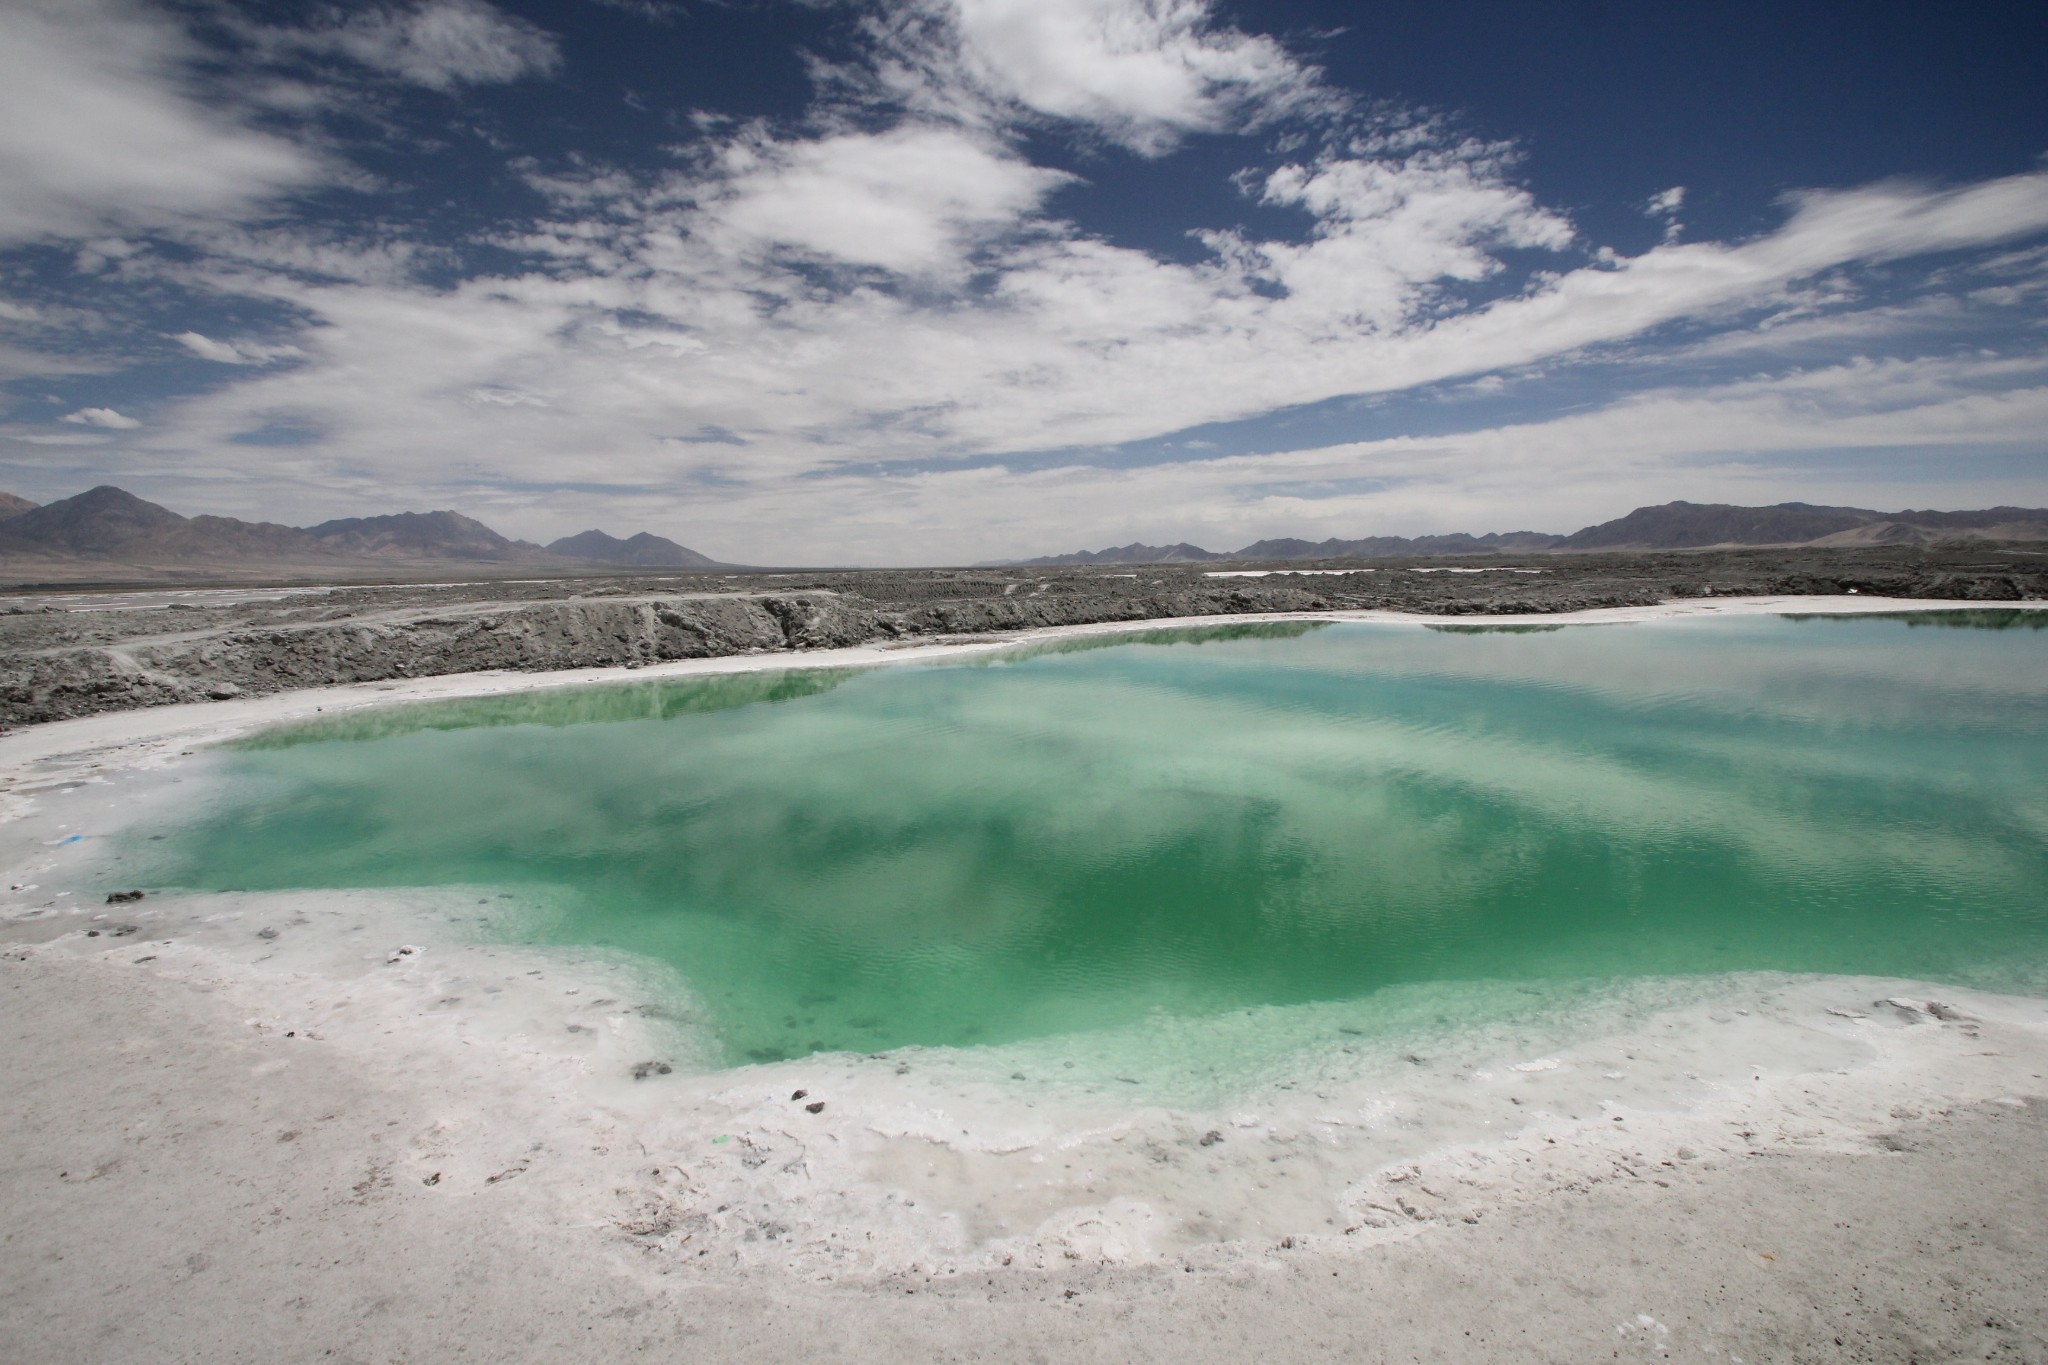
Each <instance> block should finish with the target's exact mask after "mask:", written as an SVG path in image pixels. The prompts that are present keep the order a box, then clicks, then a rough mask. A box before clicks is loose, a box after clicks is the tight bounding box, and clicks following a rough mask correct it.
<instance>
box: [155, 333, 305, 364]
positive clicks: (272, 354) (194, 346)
mask: <svg viewBox="0 0 2048 1365" xmlns="http://www.w3.org/2000/svg"><path fill="white" fill-rule="evenodd" d="M171 340H173V341H175V342H177V343H178V344H179V345H181V346H183V347H184V348H185V349H186V350H188V351H190V352H192V354H194V355H196V356H198V357H200V358H201V359H202V360H213V361H218V362H219V363H220V364H223V365H262V364H266V363H268V362H270V361H272V360H280V359H283V358H285V357H288V356H301V355H304V354H305V352H304V351H302V350H300V349H299V348H298V347H296V346H266V345H263V344H262V343H260V342H252V341H237V342H228V341H215V340H214V339H213V338H212V337H209V336H202V335H201V334H200V333H198V332H180V333H178V334H177V335H176V336H174V337H172V338H171Z"/></svg>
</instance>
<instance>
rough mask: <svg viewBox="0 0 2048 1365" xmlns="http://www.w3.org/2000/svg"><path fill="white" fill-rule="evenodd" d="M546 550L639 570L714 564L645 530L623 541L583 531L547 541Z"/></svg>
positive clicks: (598, 532) (564, 556)
mask: <svg viewBox="0 0 2048 1365" xmlns="http://www.w3.org/2000/svg"><path fill="white" fill-rule="evenodd" d="M547 551H548V553H549V554H552V555H560V556H562V557H563V558H565V559H580V560H585V561H587V562H589V563H592V564H623V565H627V566H629V567H632V568H641V569H668V568H683V569H704V568H710V567H712V566H714V565H716V564H717V563H718V561H717V560H715V559H713V558H711V557H710V556H709V555H701V554H698V553H697V552H696V551H695V550H692V549H690V548H688V547H687V546H683V545H678V544H676V543H675V542H674V541H673V540H670V539H668V538H667V537H666V536H657V535H651V534H649V533H648V532H646V531H642V532H640V533H639V534H638V535H632V536H628V537H626V538H625V539H624V540H620V539H619V538H618V537H617V536H611V535H606V534H605V533H604V532H603V531H595V530H593V531H583V532H580V533H578V534H576V535H573V536H563V537H562V538H561V539H560V540H555V541H550V542H548V546H547Z"/></svg>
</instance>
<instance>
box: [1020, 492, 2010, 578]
mask: <svg viewBox="0 0 2048 1365" xmlns="http://www.w3.org/2000/svg"><path fill="white" fill-rule="evenodd" d="M1953 540H2048V508H2040V507H1989V508H1984V509H1981V510H1978V511H1963V512H1937V511H1931V510H1929V511H1914V510H1910V509H1909V510H1907V511H1904V512H1879V511H1875V510H1873V509H1870V508H1866V507H1821V506H1815V505H1813V504H1811V503H1803V502H1783V503H1777V504H1775V505H1773V506H1769V507H1738V506H1734V505H1732V504H1728V503H1694V502H1667V503H1663V504H1661V505H1659V506H1656V507H1638V508H1636V509H1635V511H1633V512H1630V513H1629V514H1628V515H1627V516H1624V517H1617V518H1615V519H1614V520H1612V521H1604V522H1601V523H1600V524H1598V525H1597V526H1588V527H1585V528H1584V529H1583V530H1579V531H1575V532H1573V533H1572V534H1570V535H1552V534H1550V533H1547V532H1543V531H1505V532H1495V533H1489V534H1487V535H1483V536H1474V535H1469V534H1467V533H1465V532H1462V531H1460V532H1454V533H1451V534H1448V535H1434V536H1414V537H1409V536H1368V537H1365V538H1364V539H1361V540H1338V539H1330V540H1323V541H1307V540H1297V539H1293V538H1281V539H1276V540H1259V541H1254V542H1252V543H1251V544H1250V545H1247V546H1245V547H1244V548H1242V549H1238V550H1228V551H1213V550H1205V549H1203V548H1201V547H1200V546H1198V545H1187V544H1181V545H1173V546H1166V547H1158V546H1150V545H1144V544H1138V543H1133V544H1130V545H1124V546H1118V547H1114V548H1111V549H1107V550H1097V551H1093V552H1090V551H1081V552H1079V553H1076V554H1066V555H1048V556H1045V557H1043V558H1039V559H1025V560H1018V561H1014V562H1015V563H1018V564H1023V565H1046V566H1055V565H1065V564H1165V563H1178V562H1185V561H1190V560H1212V559H1213V560H1226V559H1228V560H1275V559H1391V558H1406V557H1423V556H1430V555H1479V554H1532V553H1557V552H1565V551H1572V550H1694V549H1706V548H1708V547H1714V546H1757V547H1763V546H1796V545H1843V546H1848V545H1932V544H1936V543H1938V542H1941V541H1953Z"/></svg>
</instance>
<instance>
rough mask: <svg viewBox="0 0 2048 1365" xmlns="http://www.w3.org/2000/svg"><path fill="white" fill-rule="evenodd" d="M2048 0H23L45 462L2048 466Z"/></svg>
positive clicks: (1048, 527) (2016, 491)
mask: <svg viewBox="0 0 2048 1365" xmlns="http://www.w3.org/2000/svg"><path fill="white" fill-rule="evenodd" d="M2043 70H2048V9H2044V8H2043V7H2042V6H2040V5H2038V4H2032V5H2022V4H1998V3H1988V2H1987V3H1980V4H1973V5H1970V6H1959V7H1935V6H1929V5H1925V4H1892V3H1862V4H1856V5H1848V4H1839V5H1838V4H1819V3H1815V4H1807V5H1785V4H1782V3H1780V4H1749V3H1717V4H1699V5H1689V4H1683V3H1670V4H1659V5H1629V4H1621V3H1616V2H1615V0H1556V2H1555V3H1537V2H1534V0H1531V2H1530V3H1510V2H1509V0H1473V2H1472V3H1462V4H1461V3H1444V4H1436V5H1416V4H1402V5H1393V4H1384V5H1382V4H1363V3H1353V4H1338V3H1310V2H1309V0H1268V2H1267V3H1257V4H1255V3H1240V4H1235V5H1224V4H1215V3H1208V2H1207V0H897V2H896V3H874V2H872V0H810V2H809V3H769V2H768V0H759V2H748V0H730V2H729V3H708V2H707V0H689V3H665V2H664V0H552V3H539V2H538V0H533V2H530V3H528V2H520V0H501V2H500V3H487V0H407V2H406V3H391V4H349V5H340V6H336V5H326V4H254V3H247V4H244V3H234V2H233V0H165V2H162V3H142V2H141V0H0V384H4V388H0V488H6V489H9V490H12V491H16V492H19V493H22V494H24V495H26V496H29V497H34V498H37V499H47V498H53V497H61V496H64V495H66V494H68V493H72V492H76V491H78V490H80V489H82V488H84V487H87V486H89V485H91V484H93V483H98V482H115V483H119V484H121V485H123V486H124V487H127V488H130V489H132V490H134V491H136V492H138V493H141V494H143V495H144V496H147V497H152V498H155V499H157V500H159V501H162V502H164V503H166V504H167V505H169V506H172V507H174V508H176V509H178V510H180V511H185V512H188V513H191V512H200V511H214V512H225V513H230V514H233V515H238V516H244V517H251V518H261V519H268V520H276V521H285V522H291V523H297V524H303V523H308V522H313V521H318V520H322V519H325V518H327V517H332V516H345V515H355V514H362V513H367V512H379V511H391V510H399V509H402V508H427V507H447V506H452V507H455V508H458V509H460V510H463V511H466V512H468V513H470V514H472V515H475V516H478V517H481V518H483V519H484V520H486V521H488V522H490V523H491V524H493V525H494V526H497V527H499V528H500V529H502V530H505V531H507V532H508V533H511V534H515V535H524V536H528V537H532V538H537V539H549V538H553V537H554V536H557V535H561V534H566V533H570V532H574V531H578V530H581V529H584V528H586V527H589V526H593V525H597V526H602V527H605V528H606V529H609V530H612V531H614V532H616V533H620V534H626V533H630V532H632V531H637V530H652V531H656V532H659V533H661V534H665V535H669V536H672V537H673V538H675V539H677V540H680V541H682V542H683V543H685V544H688V545H691V546H693V547H695V548H697V549H700V550H703V551H705V552H707V553H710V554H714V555H717V556H719V557H721V558H726V559H731V560H739V561H748V562H812V563H825V562H837V563H942V562H961V561H977V560H985V559H992V558H998V557H1005V556H1010V555H1024V554H1033V553H1043V552H1049V551H1056V550H1064V549H1071V548H1077V547H1083V546H1088V547H1093V546H1100V545H1104V544H1109V543H1122V542H1125V541H1128V540H1132V539H1143V540H1148V541H1155V542H1158V541H1166V542H1170V541H1178V540H1192V541H1195V542H1197V543H1200V544H1205V545H1209V546H1211V547H1212V548H1229V547H1234V546H1236V545H1239V544H1243V543H1245V542H1247V541H1250V540H1253V539H1257V538H1260V537H1263V536H1272V535H1302V536H1308V537H1312V538H1319V537H1322V536H1326V535H1343V536H1362V535H1372V534H1387V533H1404V534H1415V533H1422V532H1431V531H1447V530H1471V531H1487V530H1511V529H1537V530H1572V529H1575V528H1577V527H1578V526H1580V525H1583V524H1587V523H1589V522H1593V521H1598V520H1602V519H1605V518H1607V517H1611V516H1615V515H1619V514H1621V513H1623V512H1626V511H1627V510H1629V509H1630V508H1631V507H1634V506H1637V505H1639V504H1642V503H1649V502H1661V501H1666V500H1668V499H1671V498H1689V499H1693V500H1696V501H1732V502H1752V503H1753V502H1775V501H1782V500H1786V499H1803V500H1807V501H1815V502H1840V503H1854V504H1858V505H1866V506H1878V507H1900V506H1918V507H1951V508H1952V507H1967V506H1985V505H1991V504H1995V503H2002V502H2004V503H2024V504H2029V505H2041V504H2044V503H2048V96H2044V95H2043V94H2042V92H2041V80H2040V72H2041V71H2043Z"/></svg>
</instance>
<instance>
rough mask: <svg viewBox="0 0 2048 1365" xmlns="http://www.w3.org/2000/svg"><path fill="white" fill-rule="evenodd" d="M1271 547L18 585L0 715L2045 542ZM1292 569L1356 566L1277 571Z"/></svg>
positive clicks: (2008, 574) (1822, 583) (1912, 562)
mask: <svg viewBox="0 0 2048 1365" xmlns="http://www.w3.org/2000/svg"><path fill="white" fill-rule="evenodd" d="M1233 567H1235V568H1238V569H1242V568H1245V567H1253V568H1256V567H1260V566H1233ZM1265 567H1268V568H1270V569H1271V571H1272V572H1271V573H1270V575H1269V576H1266V577H1216V576H1212V575H1213V574H1214V572H1215V570H1216V566H1214V565H1207V564H1204V565H1179V564H1173V565H1137V566H1114V565H1109V566H1090V567H1085V568H1033V567H1028V566H1020V567H1013V568H997V569H965V570H944V569H922V570H886V571H885V570H847V571H831V572H819V573H793V574H768V573H728V572H702V573H689V574H662V575H640V576H635V577H620V578H610V579H589V578H585V579H562V580H554V581H546V582H527V583H508V582H479V583H456V584H442V585H419V584H410V585H388V586H382V587H349V588H338V589H312V590H308V591H307V592H306V593H305V594H303V595H296V596H282V597H279V596H270V597H265V598H257V599H253V600H242V601H234V600H227V601H217V602H212V603H194V602H192V601H176V602H173V601H169V600H166V601H163V602H156V601H153V600H152V599H150V598H148V597H146V596H138V597H135V598H132V599H127V600H117V599H113V598H109V597H108V596H107V595H105V594H99V595H97V596H90V597H88V596H84V595H76V596H45V597H40V598H33V599H27V598H17V605H15V606H13V607H12V608H0V725H21V724H31V723H36V722H41V721H47V720H58V719H62V718H65V717H69V716H80V715H89V714H92V713H95V712H100V711H115V710H127V709H131V708H135V707H144V706H159V705H168V704H171V703H176V702H189V701H199V700H204V699H207V698H216V699H221V698H227V697H233V696H240V695H243V694H247V693H266V692H277V691H284V690H288V689H292V688H299V687H318V686H326V685H331V684H337V683H352V682H374V681H381V680H384V679H389V678H404V677H427V676H434V675H440V674H450V673H470V672H479V671H484V670H491V669H518V670H528V671H543V670H554V669H568V668H592V667H619V666H627V667H631V666H633V665H636V664H651V663H658V662H664V661H668V660H674V659H695V658H707V657H714V656H721V655H732V654H748V653H764V652H780V651H801V650H808V649H824V648H834V647H841V646H847V645H857V644H863V643H868V642H872V641H885V640H896V639H908V638H914V637H940V636H949V635H962V634H985V633H990V632H1001V631H1013V630H1028V629H1042V628H1046V627H1052V626H1073V625H1088V624H1095V623H1101V622H1116V621H1142V620H1158V619H1163V618H1170V617H1199V616H1227V615H1238V614H1250V613H1260V612H1315V611H1331V610H1346V609H1349V610H1376V611H1403V612H1416V613H1428V614H1435V615H1477V614H1489V615H1517V614H1545V613H1553V612H1565V611H1584V610H1588V609H1594V608H1602V607H1629V606H1647V605H1651V604H1653V603H1657V602H1663V601H1671V600H1674V599H1681V598H1691V597H1700V596H1742V595H1758V594H1779V595H1832V594H1838V593H1845V592H1852V591H1853V592H1859V593H1863V594H1869V595H1875V596H1884V597H1896V598H1906V599H1912V598H1923V599H1944V600H1950V601H1957V600H1962V601H1982V602H1986V603H1997V602H2011V601H2020V600H2037V599H2041V598H2048V556H2044V555H2042V554H2041V553H2040V552H2038V551H2029V550H2026V549H2021V548H2011V547H2007V548H2001V547H1985V546H1981V545H1980V546H1970V547H1959V548H1956V549H1950V550H1895V549H1873V550H1782V551H1708V552H1693V553H1685V554H1636V555H1628V554H1602V555H1571V556H1564V555H1550V556H1533V557H1526V558H1512V559H1507V558H1502V557H1483V558H1470V559H1434V560H1405V559H1403V560H1372V561H1356V560H1348V561H1329V562H1327V563H1317V564H1303V563H1298V562H1295V563H1286V564H1275V565H1270V566H1265ZM1514 568H1521V569H1534V570H1540V572H1512V571H1511V569H1514ZM1300 569H1341V570H1346V571H1347V572H1344V573H1341V574H1314V575H1302V574H1295V573H1291V572H1290V571H1295V570H1300ZM110 604H112V607H111V608H110ZM113 608H118V609H113Z"/></svg>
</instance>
